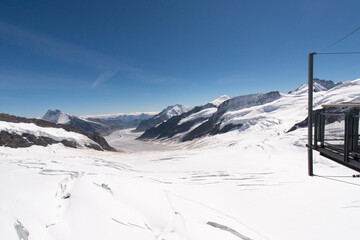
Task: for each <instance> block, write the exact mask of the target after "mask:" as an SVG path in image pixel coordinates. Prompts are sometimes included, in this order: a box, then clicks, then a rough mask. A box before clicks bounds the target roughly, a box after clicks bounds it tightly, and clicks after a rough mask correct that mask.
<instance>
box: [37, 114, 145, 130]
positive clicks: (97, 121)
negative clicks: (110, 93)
mask: <svg viewBox="0 0 360 240" xmlns="http://www.w3.org/2000/svg"><path fill="white" fill-rule="evenodd" d="M151 116H152V115H148V114H139V115H126V116H124V115H121V116H112V117H101V116H97V117H96V116H86V117H76V116H73V115H70V114H68V113H64V112H62V111H60V110H48V111H47V113H46V114H45V115H44V116H43V117H42V119H43V120H46V121H49V122H53V123H60V124H67V125H70V126H74V127H78V128H81V129H84V130H85V131H88V132H91V133H93V134H96V135H101V136H105V135H107V134H110V133H111V132H113V131H115V130H120V129H125V128H134V127H136V126H137V125H138V124H139V123H140V122H141V120H142V119H147V118H148V117H151ZM121 119H123V120H121Z"/></svg>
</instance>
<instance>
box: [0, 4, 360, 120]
mask: <svg viewBox="0 0 360 240" xmlns="http://www.w3.org/2000/svg"><path fill="white" fill-rule="evenodd" d="M0 6H1V7H0V53H1V54H0V90H1V94H0V112H6V113H10V114H15V115H21V116H27V117H38V116H42V115H43V114H44V113H45V112H46V111H47V110H48V109H55V108H56V109H61V110H62V111H65V112H68V113H71V114H74V115H83V114H101V113H117V112H139V111H160V110H161V109H162V108H164V107H166V106H167V105H172V104H176V103H180V104H185V105H189V106H192V105H200V104H205V103H207V102H209V101H211V100H212V99H214V98H216V97H217V96H219V95H221V94H227V95H229V96H238V95H242V94H248V93H256V92H268V91H272V90H279V91H281V92H288V91H290V90H293V89H295V88H297V87H298V86H299V85H301V84H303V83H305V82H306V81H307V54H308V53H309V52H312V51H317V50H318V49H321V48H323V47H325V46H326V45H328V44H330V43H332V42H334V41H336V40H337V39H339V38H340V37H342V36H344V35H346V34H347V33H349V32H351V31H352V30H354V29H355V28H357V27H358V26H360V18H359V14H358V10H359V9H360V2H359V1H337V0H294V1H288V0H281V1H276V0H275V1H265V0H264V1H259V0H253V1H250V0H192V1H188V0H117V1H115V0H107V1H94V0H86V1H85V0H84V1H74V0H71V1H68V0H63V1H49V0H44V1H42V0H37V1H25V0H22V1H1V3H0ZM359 43H360V31H359V32H357V33H355V34H354V35H352V36H351V37H350V38H348V39H345V40H344V41H342V42H341V43H339V44H337V45H336V46H334V47H332V48H331V49H329V51H360V46H359V45H360V44H359ZM359 63H360V55H358V56H356V55H354V56H316V57H315V74H314V75H315V77H320V78H324V79H331V80H334V81H342V80H353V79H356V78H359V77H360V74H359Z"/></svg>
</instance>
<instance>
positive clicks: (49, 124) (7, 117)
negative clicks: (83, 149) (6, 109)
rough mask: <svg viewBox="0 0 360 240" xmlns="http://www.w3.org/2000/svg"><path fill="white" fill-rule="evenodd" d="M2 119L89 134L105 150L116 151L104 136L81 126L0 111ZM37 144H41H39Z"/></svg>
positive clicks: (0, 119)
mask: <svg viewBox="0 0 360 240" xmlns="http://www.w3.org/2000/svg"><path fill="white" fill-rule="evenodd" d="M0 121H6V122H14V123H20V122H23V123H34V124H35V125H37V126H39V127H50V128H63V129H64V130H66V131H69V132H75V133H79V134H82V135H85V136H87V137H88V138H89V139H91V140H93V141H94V142H96V143H98V144H99V145H100V146H101V148H102V149H104V150H108V151H116V150H115V149H114V148H112V147H110V145H109V144H108V143H107V142H106V140H105V139H104V138H103V137H101V136H98V135H94V134H93V133H91V132H87V131H85V130H83V129H81V128H77V127H74V126H70V125H65V124H55V123H52V122H48V121H45V120H42V119H35V118H24V117H17V116H13V115H9V114H5V113H0ZM19 136H20V135H19ZM14 137H15V138H17V137H16V136H15V135H14ZM4 139H8V138H6V136H5V135H4ZM30 139H33V137H30ZM41 139H43V140H44V139H45V137H41ZM8 140H9V139H8ZM19 141H20V140H19ZM69 142H70V141H69ZM19 144H20V145H21V143H19ZM48 144H50V143H48ZM51 144H52V143H51ZM63 144H64V143H63ZM65 144H68V142H65ZM65 144H64V145H65ZM37 145H40V144H37ZM68 145H69V147H71V146H70V145H72V144H68ZM76 147H77V146H76Z"/></svg>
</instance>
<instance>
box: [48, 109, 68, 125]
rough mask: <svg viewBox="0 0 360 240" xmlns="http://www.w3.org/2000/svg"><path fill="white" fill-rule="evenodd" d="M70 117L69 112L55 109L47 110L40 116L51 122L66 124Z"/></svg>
mask: <svg viewBox="0 0 360 240" xmlns="http://www.w3.org/2000/svg"><path fill="white" fill-rule="evenodd" d="M70 117H71V115H70V114H67V113H64V112H62V111H60V110H58V109H56V110H48V111H47V112H46V113H45V115H44V116H43V117H42V119H43V120H45V121H49V122H53V123H60V124H67V123H69V122H70Z"/></svg>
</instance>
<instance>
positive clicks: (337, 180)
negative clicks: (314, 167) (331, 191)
mask: <svg viewBox="0 0 360 240" xmlns="http://www.w3.org/2000/svg"><path fill="white" fill-rule="evenodd" d="M314 176H315V177H320V178H325V179H328V180H333V181H336V182H341V183H346V184H350V185H355V186H358V187H360V184H356V183H352V182H347V181H343V180H339V179H335V178H331V177H326V176H320V175H316V174H314Z"/></svg>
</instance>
